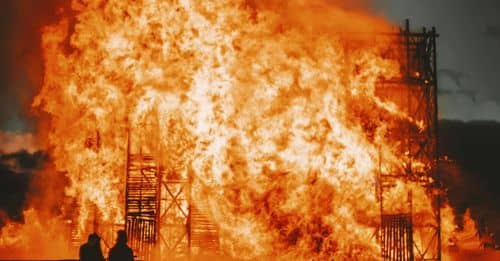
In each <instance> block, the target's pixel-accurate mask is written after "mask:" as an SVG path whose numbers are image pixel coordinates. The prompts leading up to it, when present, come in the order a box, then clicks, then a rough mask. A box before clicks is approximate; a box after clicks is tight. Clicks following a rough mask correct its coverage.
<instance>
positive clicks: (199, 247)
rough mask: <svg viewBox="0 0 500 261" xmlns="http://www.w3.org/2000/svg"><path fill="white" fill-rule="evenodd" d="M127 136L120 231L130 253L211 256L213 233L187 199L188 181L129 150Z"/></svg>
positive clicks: (136, 148)
mask: <svg viewBox="0 0 500 261" xmlns="http://www.w3.org/2000/svg"><path fill="white" fill-rule="evenodd" d="M128 136H129V137H128V145H127V163H126V190H125V194H126V195H125V197H126V199H125V217H126V222H125V229H126V231H127V234H128V235H129V243H130V246H131V248H132V249H133V250H134V253H136V254H137V255H138V256H139V258H141V259H142V260H152V259H157V260H172V259H183V258H189V257H191V255H192V254H195V255H199V254H202V253H203V251H210V253H211V254H214V253H215V254H216V253H217V252H218V251H219V238H218V231H217V228H216V226H215V225H214V224H213V223H212V222H210V220H209V219H208V218H207V216H206V215H205V213H206V212H205V211H204V209H202V208H200V206H198V205H197V204H195V202H193V200H192V199H191V181H192V178H193V177H192V176H187V177H186V176H183V175H180V174H178V173H175V172H172V171H170V172H169V171H166V168H165V167H164V166H162V164H161V162H160V159H159V156H157V155H156V156H154V155H153V154H152V153H149V152H146V151H144V150H143V149H142V146H141V144H133V146H132V142H131V135H130V132H129V135H128Z"/></svg>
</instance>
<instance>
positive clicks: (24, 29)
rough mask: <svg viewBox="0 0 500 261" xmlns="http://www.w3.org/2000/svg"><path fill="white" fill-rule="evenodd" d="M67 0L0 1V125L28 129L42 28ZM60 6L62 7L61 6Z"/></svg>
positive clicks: (37, 84) (40, 65) (40, 74)
mask: <svg viewBox="0 0 500 261" xmlns="http://www.w3.org/2000/svg"><path fill="white" fill-rule="evenodd" d="M70 2H71V1H67V0H43V1H40V0H2V1H1V3H0V38H1V39H2V40H1V41H0V93H1V94H2V95H0V129H10V130H30V129H32V128H34V127H35V125H36V123H35V121H34V117H33V115H32V113H31V108H30V104H31V100H32V98H33V96H34V95H35V93H36V91H37V89H38V88H39V87H40V85H41V83H42V77H43V59H42V52H41V49H40V37H41V28H42V27H43V26H44V25H47V24H51V23H54V22H56V21H57V19H58V13H60V12H62V11H61V10H66V9H67V6H68V5H69V3H70ZM61 8H63V9H61Z"/></svg>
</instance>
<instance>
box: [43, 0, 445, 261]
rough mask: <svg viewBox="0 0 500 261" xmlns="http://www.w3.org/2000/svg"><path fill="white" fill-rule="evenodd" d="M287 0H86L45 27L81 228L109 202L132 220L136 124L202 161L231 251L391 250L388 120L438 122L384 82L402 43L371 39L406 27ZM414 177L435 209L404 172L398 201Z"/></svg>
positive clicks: (57, 118) (156, 140) (59, 130)
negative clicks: (130, 161) (380, 228)
mask: <svg viewBox="0 0 500 261" xmlns="http://www.w3.org/2000/svg"><path fill="white" fill-rule="evenodd" d="M284 2H285V3H282V1H258V0H256V1H245V0H217V1H188V0H180V1H160V0H143V1H131V0H128V1H126V0H111V1H100V0H86V1H73V4H72V8H73V10H74V12H75V13H76V16H75V19H69V18H63V19H61V21H60V22H59V23H58V24H55V25H51V26H47V27H45V28H44V34H43V43H42V45H43V49H44V54H45V78H44V84H43V88H42V89H41V91H40V93H39V94H38V96H37V97H36V99H35V101H34V106H35V107H36V108H39V109H40V110H43V111H45V112H47V113H48V114H49V115H50V120H51V121H50V131H49V137H48V139H49V144H50V145H51V148H52V156H53V158H54V163H55V166H56V168H57V170H58V171H60V172H62V173H65V175H66V176H67V177H68V178H69V180H70V184H69V186H68V187H67V188H66V194H67V195H68V196H69V197H72V198H74V199H75V201H76V208H77V209H76V213H77V214H76V215H77V222H78V226H79V228H80V230H81V231H83V230H84V229H85V226H86V225H87V224H88V222H91V220H92V218H93V215H94V214H93V211H94V210H95V209H99V211H100V213H99V216H100V219H101V220H102V221H104V222H110V223H123V222H124V221H123V219H124V217H123V214H124V209H123V205H124V203H123V198H124V188H125V185H124V184H125V177H124V168H125V160H126V159H125V155H126V141H127V132H128V130H129V129H132V130H134V132H136V133H139V135H138V136H139V137H140V141H141V142H142V143H143V145H145V146H146V147H147V148H149V150H150V151H151V152H152V153H157V155H156V156H157V157H161V161H162V162H163V163H164V165H165V166H166V167H167V168H168V169H169V170H170V171H172V172H176V173H179V174H180V175H187V174H186V173H188V172H190V173H193V175H194V180H193V195H192V197H193V199H194V201H195V202H200V204H203V205H207V206H209V207H208V211H209V213H207V214H208V215H209V217H210V219H211V220H212V221H213V222H214V223H215V224H216V225H217V226H218V227H219V229H220V232H219V233H220V240H221V247H222V249H223V251H224V254H226V255H228V256H230V257H246V258H266V257H267V258H269V257H276V256H279V257H280V258H282V259H284V260H305V259H309V260H310V259H313V258H314V259H320V260H323V259H324V258H325V257H333V258H334V259H337V258H336V257H341V258H348V257H350V256H357V257H359V258H361V259H371V260H372V259H378V258H379V255H380V254H379V253H380V249H379V246H378V243H377V240H376V236H374V235H375V227H376V225H377V223H378V222H379V214H380V213H379V205H378V202H377V198H376V193H375V188H376V183H375V182H376V176H377V173H378V171H379V167H380V170H382V171H384V172H388V173H389V172H398V171H400V170H401V169H402V168H403V166H404V164H405V162H406V160H407V159H406V158H405V157H406V154H405V153H404V152H405V151H404V149H402V145H401V142H400V141H399V140H397V138H396V137H397V136H396V135H394V134H393V133H391V132H390V131H389V130H391V129H392V128H394V126H397V125H401V124H402V123H408V124H412V125H414V126H415V128H418V129H420V130H423V129H425V128H426V126H424V124H423V123H422V122H420V121H418V120H415V119H412V118H411V117H409V116H408V115H407V114H406V112H405V108H404V107H403V105H402V103H400V102H397V101H390V99H388V98H387V97H383V96H382V95H381V94H378V93H377V92H376V89H377V82H379V81H380V80H383V79H392V78H396V77H398V76H399V75H400V66H399V64H398V60H395V59H389V58H387V57H385V56H384V55H383V50H386V49H387V46H388V44H390V42H389V41H383V40H379V41H372V40H371V39H373V35H374V33H376V32H388V31H392V28H391V25H389V24H388V23H386V22H385V21H383V20H382V19H379V18H376V17H372V16H370V15H369V14H367V13H365V12H363V11H359V10H357V9H354V10H351V9H343V8H340V7H338V6H337V4H331V3H330V4H329V3H327V1H320V0H315V1H299V0H293V1H284ZM337 2H338V1H337ZM360 31H361V32H363V33H365V35H366V36H363V35H361V36H360V35H357V34H351V32H360ZM159 151H162V153H161V155H160V153H158V152H159ZM381 158H383V163H382V164H381V163H380V161H381ZM426 164H428V163H427V162H414V168H416V169H417V168H419V169H421V170H422V171H425V169H426V166H427V165H426ZM410 190H411V191H412V192H413V202H414V206H413V207H414V209H413V211H414V212H415V213H417V214H419V215H420V217H424V218H431V216H430V215H431V212H432V206H431V202H430V198H429V197H428V196H427V194H426V193H425V191H424V189H423V188H421V187H419V186H417V185H416V184H412V183H400V184H397V186H396V187H395V188H394V189H392V191H390V193H389V195H390V196H388V198H387V199H386V203H385V204H387V205H388V206H389V207H390V208H391V209H393V210H398V209H404V208H405V206H403V205H398V202H401V201H402V198H406V197H407V196H408V191H410ZM445 219H447V220H452V215H450V217H446V218H445ZM417 222H418V221H417Z"/></svg>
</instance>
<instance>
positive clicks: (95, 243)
mask: <svg viewBox="0 0 500 261" xmlns="http://www.w3.org/2000/svg"><path fill="white" fill-rule="evenodd" d="M100 240H101V239H100V238H99V236H98V235H97V234H96V233H92V234H90V235H89V237H88V240H87V243H85V244H83V245H82V246H80V253H79V255H80V261H104V256H103V255H102V250H101V245H100Z"/></svg>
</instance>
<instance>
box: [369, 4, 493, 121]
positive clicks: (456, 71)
mask: <svg viewBox="0 0 500 261" xmlns="http://www.w3.org/2000/svg"><path fill="white" fill-rule="evenodd" d="M374 6H375V9H376V10H377V12H378V13H379V14H382V15H384V16H385V17H388V18H389V19H390V20H391V21H393V22H395V23H400V24H401V23H402V21H403V20H404V19H405V18H409V19H410V21H411V23H412V24H413V28H415V29H418V28H419V27H421V26H427V27H431V26H436V27H437V30H438V32H439V33H440V35H441V37H440V38H439V41H438V69H439V75H438V77H439V88H440V96H439V105H440V106H439V109H440V117H441V118H446V119H459V120H466V121H469V120H495V121H500V81H499V75H500V1H498V0H476V1H474V0H375V1H374Z"/></svg>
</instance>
